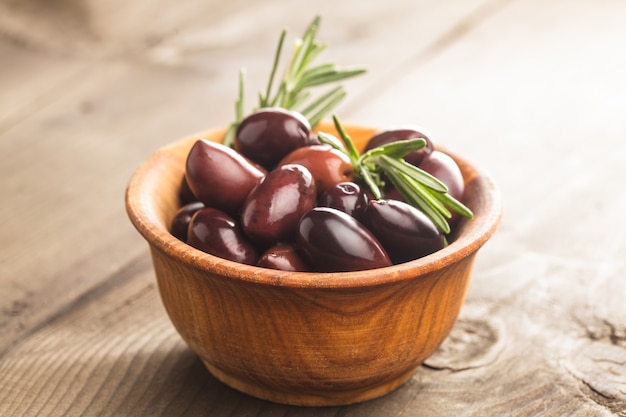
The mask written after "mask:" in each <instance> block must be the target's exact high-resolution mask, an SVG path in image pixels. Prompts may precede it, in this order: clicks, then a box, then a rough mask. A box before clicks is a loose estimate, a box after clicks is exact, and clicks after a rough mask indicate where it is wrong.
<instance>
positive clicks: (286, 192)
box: [241, 164, 317, 246]
mask: <svg viewBox="0 0 626 417" xmlns="http://www.w3.org/2000/svg"><path fill="white" fill-rule="evenodd" d="M316 197H317V190H316V186H315V181H314V180H313V176H312V175H311V173H310V172H309V170H308V169H306V168H305V167H303V166H302V165H295V164H289V165H282V166H279V167H277V168H276V169H274V170H273V171H271V172H270V173H269V174H267V176H266V177H265V178H264V179H263V181H261V183H260V184H259V185H258V186H257V187H255V188H254V189H253V190H252V191H251V192H250V194H249V195H248V197H247V198H246V201H245V202H244V204H243V207H242V210H241V224H242V227H243V229H244V231H245V233H246V234H247V235H248V236H249V237H250V239H251V240H252V241H254V242H255V243H258V244H259V245H262V246H268V245H272V244H274V243H277V242H289V241H293V240H294V238H295V231H296V227H297V225H298V221H299V220H300V217H302V215H303V214H304V213H306V212H307V211H309V210H311V209H312V208H313V207H315V203H316Z"/></svg>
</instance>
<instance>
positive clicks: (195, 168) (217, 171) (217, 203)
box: [185, 139, 266, 213]
mask: <svg viewBox="0 0 626 417" xmlns="http://www.w3.org/2000/svg"><path fill="white" fill-rule="evenodd" d="M265 174H266V172H265V171H263V170H262V169H259V168H257V167H256V166H255V165H254V164H252V163H251V162H250V161H249V160H248V159H246V158H245V157H244V156H242V155H241V154H239V153H238V152H236V151H235V150H234V149H231V148H229V147H227V146H224V145H222V144H219V143H215V142H209V141H207V140H205V139H200V140H198V141H196V143H195V144H194V145H193V147H192V148H191V150H190V151H189V154H188V156H187V164H186V172H185V177H186V178H187V183H188V184H189V188H191V191H192V192H193V194H194V195H195V196H196V198H197V199H198V200H199V201H201V202H202V203H204V205H205V206H207V207H214V208H217V209H219V210H222V211H225V212H228V213H235V212H237V211H238V210H239V208H240V207H241V205H242V204H243V202H244V200H245V199H246V197H247V196H248V194H249V193H250V191H251V190H252V188H254V187H255V186H256V185H257V184H258V183H259V182H260V181H261V179H262V178H263V177H265Z"/></svg>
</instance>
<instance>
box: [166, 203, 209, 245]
mask: <svg viewBox="0 0 626 417" xmlns="http://www.w3.org/2000/svg"><path fill="white" fill-rule="evenodd" d="M201 208H204V204H202V203H201V202H199V201H195V202H193V203H189V204H185V205H184V206H182V207H181V208H179V209H178V211H177V212H176V214H174V218H173V219H172V224H171V227H170V232H171V233H172V234H173V235H174V236H175V237H176V238H178V239H179V240H182V241H183V242H186V241H187V231H188V230H189V222H190V221H191V218H192V217H193V215H194V214H195V213H196V211H198V210H200V209H201Z"/></svg>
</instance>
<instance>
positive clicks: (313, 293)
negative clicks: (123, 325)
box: [126, 125, 501, 406]
mask: <svg viewBox="0 0 626 417" xmlns="http://www.w3.org/2000/svg"><path fill="white" fill-rule="evenodd" d="M322 128H323V129H324V130H325V131H327V132H334V129H333V128H332V126H329V125H326V126H323V127H322ZM347 131H348V133H349V134H350V135H351V137H352V138H353V140H354V141H355V143H356V144H357V146H364V145H365V141H366V140H367V139H368V138H369V137H371V136H372V135H373V134H374V133H375V129H372V128H366V127H357V126H352V127H347ZM223 134H224V129H219V130H212V131H207V132H202V133H199V134H197V135H193V136H190V137H187V138H184V139H182V140H179V141H177V142H175V143H173V144H172V145H170V146H167V147H165V148H163V149H161V150H159V151H157V152H156V153H155V154H153V155H152V156H151V157H150V158H149V159H148V160H147V161H146V162H145V163H144V164H143V165H142V166H141V167H140V168H139V169H138V170H137V172H136V173H135V174H134V175H133V177H132V178H131V180H130V183H129V185H128V189H127V192H126V209H127V211H128V215H129V217H130V220H131V221H132V223H133V224H134V226H135V227H136V228H137V230H138V231H139V232H140V233H141V234H142V235H143V237H144V238H145V239H146V240H147V241H148V243H149V245H150V249H151V254H152V260H153V263H154V269H155V272H156V277H157V281H158V286H159V291H160V294H161V298H162V300H163V304H164V306H165V309H166V310H167V313H168V314H169V317H170V319H171V321H172V323H173V324H174V326H175V327H176V329H177V330H178V332H179V333H180V335H181V336H182V338H183V339H184V340H185V342H186V343H187V344H188V345H189V346H190V348H191V349H192V350H193V351H194V352H195V353H196V354H197V355H198V356H199V357H200V358H201V360H202V361H203V362H204V364H205V365H206V367H207V368H208V370H209V371H210V372H211V373H212V374H213V375H214V376H215V377H216V378H218V379H219V380H221V381H222V382H224V383H225V384H227V385H229V386H231V387H233V388H235V389H237V390H240V391H243V392H245V393H248V394H250V395H253V396H255V397H258V398H262V399H266V400H270V401H274V402H279V403H285V404H293V405H307V406H322V405H323V406H329V405H341V404H349V403H355V402H359V401H364V400H368V399H371V398H375V397H378V396H380V395H383V394H385V393H388V392H389V391H391V390H393V389H395V388H396V387H398V386H399V385H400V384H402V383H403V382H405V381H406V380H408V379H409V378H410V377H411V375H412V374H413V373H414V372H415V370H416V369H417V368H418V367H419V366H420V364H421V363H422V362H423V361H424V360H425V359H426V358H427V357H428V356H429V355H431V354H432V353H433V352H434V351H435V350H436V349H437V347H438V346H439V345H440V344H441V342H442V341H443V340H444V339H445V338H446V337H447V335H448V334H449V332H450V330H451V329H452V326H453V325H454V323H455V321H456V319H457V317H458V315H459V312H460V310H461V306H462V304H463V301H464V298H465V293H466V290H467V287H468V284H469V279H470V274H471V271H472V265H473V261H474V257H475V255H476V252H477V250H478V249H479V248H480V247H481V246H482V245H483V244H484V243H485V242H486V241H487V239H489V237H490V236H491V235H492V234H493V233H494V231H495V229H496V227H497V224H498V222H499V220H500V213H501V207H500V197H499V193H498V191H497V189H496V188H495V186H494V184H493V182H492V181H491V180H490V179H489V178H488V177H487V176H486V175H485V174H484V173H482V172H480V171H479V170H478V169H477V168H476V167H474V166H472V165H470V164H469V163H467V162H466V161H464V160H463V159H461V158H458V157H455V156H454V155H452V156H453V157H454V158H455V160H456V161H457V163H458V164H459V166H460V168H461V170H462V172H463V174H464V176H465V180H466V204H467V205H468V206H469V207H470V208H471V209H472V210H473V211H474V214H475V218H474V219H473V220H469V221H467V220H465V219H463V220H462V222H461V224H460V225H459V227H458V229H457V233H456V236H455V239H454V241H453V242H452V243H451V244H450V245H449V246H447V247H446V248H445V249H443V250H441V251H438V252H436V253H434V254H431V255H429V256H427V257H424V258H421V259H418V260H415V261H411V262H407V263H404V264H400V265H395V266H391V267H387V268H381V269H375V270H367V271H358V272H338V273H292V272H285V271H275V270H270V269H264V268H258V267H253V266H248V265H242V264H238V263H235V262H231V261H228V260H225V259H221V258H218V257H215V256H212V255H209V254H207V253H204V252H201V251H199V250H196V249H194V248H192V247H190V246H188V245H186V244H184V243H183V242H181V241H179V240H177V239H176V238H175V237H173V236H172V235H171V234H170V233H169V232H168V226H169V224H170V222H171V220H172V217H173V216H174V213H175V212H176V210H177V209H178V208H179V206H180V201H179V191H180V187H181V182H182V178H183V175H184V166H185V159H186V156H187V153H188V151H189V149H190V148H191V146H192V145H193V143H194V142H195V141H196V140H197V139H199V138H201V137H202V138H206V139H209V140H213V141H221V139H222V137H223Z"/></svg>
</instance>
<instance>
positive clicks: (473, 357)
mask: <svg viewBox="0 0 626 417" xmlns="http://www.w3.org/2000/svg"><path fill="white" fill-rule="evenodd" d="M503 329H504V326H502V324H501V323H500V322H499V321H496V320H489V321H487V320H485V319H482V318H460V319H459V320H458V321H457V323H456V324H455V326H454V328H453V329H452V332H450V335H449V336H448V338H447V339H446V340H444V342H443V343H442V344H441V346H440V347H439V349H438V350H437V351H436V352H435V353H434V354H433V355H432V356H431V357H429V358H428V359H427V360H426V361H425V362H424V366H426V367H428V368H431V369H437V370H444V369H446V370H451V371H453V372H458V371H464V370H467V369H473V368H479V367H483V366H487V365H489V364H491V363H493V362H494V361H495V359H496V358H497V356H498V354H499V353H500V352H501V350H502V343H501V341H502V340H503V339H504V337H503Z"/></svg>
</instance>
